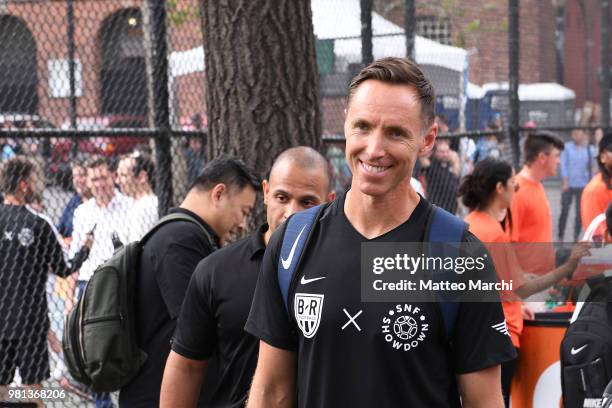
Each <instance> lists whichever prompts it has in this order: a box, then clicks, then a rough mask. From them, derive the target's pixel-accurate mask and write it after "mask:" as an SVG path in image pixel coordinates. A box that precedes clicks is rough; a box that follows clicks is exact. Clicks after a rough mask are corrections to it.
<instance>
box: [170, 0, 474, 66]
mask: <svg viewBox="0 0 612 408" xmlns="http://www.w3.org/2000/svg"><path fill="white" fill-rule="evenodd" d="M311 6H312V21H313V26H314V33H315V35H316V36H317V38H318V39H335V41H334V56H335V61H336V65H335V68H336V70H337V71H346V69H347V67H348V64H351V63H360V62H361V39H360V36H361V17H360V15H361V11H360V7H359V0H311ZM403 31H404V30H403V29H402V28H401V27H400V26H398V25H395V24H393V23H392V22H390V21H389V20H386V19H384V18H383V17H382V16H381V15H380V14H378V13H374V12H373V13H372V33H373V39H372V46H373V54H374V58H375V59H378V58H383V57H392V56H395V57H403V56H405V55H406V38H405V36H404V34H403ZM466 56H467V53H466V51H465V50H464V49H462V48H457V47H451V46H448V45H443V44H440V43H438V42H435V41H432V40H428V39H426V38H424V37H420V36H416V39H415V58H416V61H417V62H418V63H419V64H427V65H437V66H440V67H444V68H448V69H450V70H453V71H457V72H463V70H464V69H465V68H466V61H467V60H466ZM169 60H170V63H169V65H170V66H169V70H170V75H171V76H173V77H177V76H181V75H187V74H190V73H193V72H201V71H203V70H204V50H203V48H202V47H197V48H192V49H190V50H186V51H175V52H172V53H171V54H170V57H169Z"/></svg>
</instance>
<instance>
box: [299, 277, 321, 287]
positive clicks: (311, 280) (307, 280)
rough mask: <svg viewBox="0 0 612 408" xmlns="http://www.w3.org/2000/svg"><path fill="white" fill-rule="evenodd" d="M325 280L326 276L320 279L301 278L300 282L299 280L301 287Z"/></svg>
mask: <svg viewBox="0 0 612 408" xmlns="http://www.w3.org/2000/svg"><path fill="white" fill-rule="evenodd" d="M325 278H326V276H321V277H320V278H312V279H306V277H305V276H302V280H300V283H301V284H302V285H307V284H309V283H310V282H314V281H318V280H321V279H325Z"/></svg>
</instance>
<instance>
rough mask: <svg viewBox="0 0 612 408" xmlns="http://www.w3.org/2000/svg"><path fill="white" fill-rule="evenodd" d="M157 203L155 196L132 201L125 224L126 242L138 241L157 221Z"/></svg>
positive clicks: (150, 195)
mask: <svg viewBox="0 0 612 408" xmlns="http://www.w3.org/2000/svg"><path fill="white" fill-rule="evenodd" d="M157 204H158V202H157V196H156V195H155V194H149V195H146V196H144V197H142V198H139V199H138V200H134V204H133V205H132V209H131V211H130V217H129V218H128V223H127V233H126V235H127V238H128V239H127V241H126V242H125V243H128V242H133V241H138V240H140V239H141V238H142V237H143V236H144V234H146V233H147V232H148V231H149V230H150V229H151V228H152V227H153V225H155V223H156V222H157V220H158V218H159V217H158V212H157V211H158V205H157Z"/></svg>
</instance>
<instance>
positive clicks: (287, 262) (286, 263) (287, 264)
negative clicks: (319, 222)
mask: <svg viewBox="0 0 612 408" xmlns="http://www.w3.org/2000/svg"><path fill="white" fill-rule="evenodd" d="M304 228H306V225H304V226H303V227H302V230H301V231H300V233H299V234H298V236H297V238H296V239H295V241H294V242H293V246H292V247H291V251H290V252H289V257H288V258H287V259H283V257H282V256H281V263H282V264H283V268H285V269H289V267H290V266H291V261H293V255H294V254H295V248H296V247H297V244H298V241H299V240H300V237H301V236H302V232H304Z"/></svg>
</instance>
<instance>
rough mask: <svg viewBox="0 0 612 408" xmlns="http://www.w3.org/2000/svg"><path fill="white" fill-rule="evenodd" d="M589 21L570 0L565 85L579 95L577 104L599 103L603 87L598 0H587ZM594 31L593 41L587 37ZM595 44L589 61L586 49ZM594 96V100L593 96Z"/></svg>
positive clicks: (567, 18)
mask: <svg viewBox="0 0 612 408" xmlns="http://www.w3.org/2000/svg"><path fill="white" fill-rule="evenodd" d="M584 3H585V6H586V7H585V10H586V21H587V22H588V23H586V24H585V20H584V18H583V15H582V13H581V11H580V8H579V6H578V1H577V0H569V1H568V4H567V10H566V14H565V50H564V51H565V52H564V55H565V58H564V60H565V61H564V64H565V65H564V76H565V85H566V86H567V87H569V88H571V89H573V90H574V91H575V92H576V105H577V106H582V105H583V104H584V102H585V101H587V100H589V99H590V100H591V101H594V102H596V103H599V98H600V87H599V82H598V81H599V80H598V76H597V74H598V70H599V66H600V61H601V59H600V50H599V48H600V23H601V21H600V13H601V11H600V7H599V2H598V1H597V0H584ZM587 29H589V30H590V41H589V38H588V36H587ZM589 43H590V44H592V46H591V51H590V58H589V62H587V61H586V59H585V47H586V46H587V44H589ZM587 78H590V84H591V86H590V91H587ZM589 93H590V97H589Z"/></svg>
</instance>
